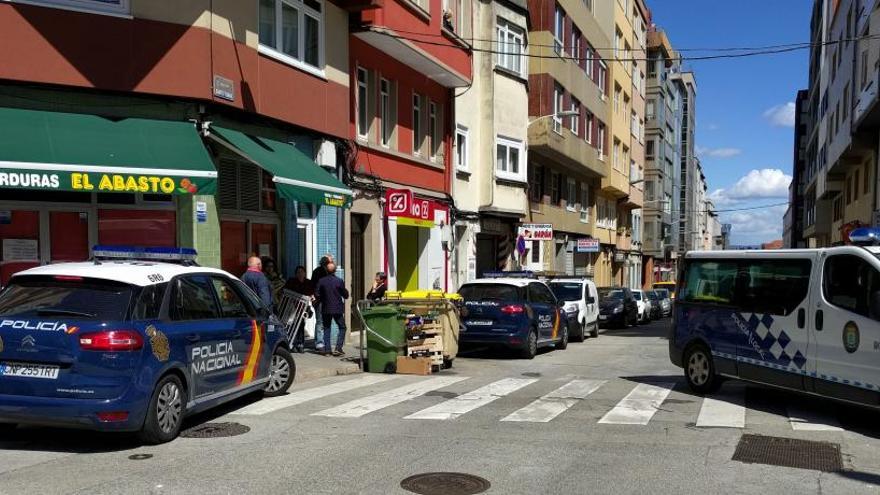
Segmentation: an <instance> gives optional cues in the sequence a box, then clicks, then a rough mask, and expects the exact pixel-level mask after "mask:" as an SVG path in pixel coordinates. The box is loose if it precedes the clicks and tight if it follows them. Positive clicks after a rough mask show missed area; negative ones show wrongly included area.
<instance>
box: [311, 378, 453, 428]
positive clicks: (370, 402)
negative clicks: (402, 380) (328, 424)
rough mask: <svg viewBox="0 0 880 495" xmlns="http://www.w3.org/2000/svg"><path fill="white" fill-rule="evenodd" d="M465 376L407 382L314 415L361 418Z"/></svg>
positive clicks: (448, 384) (450, 383)
mask: <svg viewBox="0 0 880 495" xmlns="http://www.w3.org/2000/svg"><path fill="white" fill-rule="evenodd" d="M467 379H468V377H465V376H450V377H437V378H430V379H428V380H420V381H417V382H414V383H409V384H406V385H404V386H402V387H398V388H395V389H393V390H389V391H387V392H382V393H379V394H375V395H371V396H368V397H364V398H361V399H357V400H353V401H351V402H347V403H345V404H342V405H341V406H337V407H332V408H330V409H327V410H324V411H320V412H316V413H313V414H312V416H327V417H331V418H359V417H361V416H363V415H365V414H369V413H371V412H375V411H378V410H380V409H385V408H386V407H390V406H393V405H395V404H400V403H401V402H406V401H408V400H410V399H414V398H416V397H419V396H421V395H424V394H426V393H428V392H431V391H433V390H437V389H441V388H443V387H448V386H450V385H452V384H453V383H458V382H460V381H462V380H467Z"/></svg>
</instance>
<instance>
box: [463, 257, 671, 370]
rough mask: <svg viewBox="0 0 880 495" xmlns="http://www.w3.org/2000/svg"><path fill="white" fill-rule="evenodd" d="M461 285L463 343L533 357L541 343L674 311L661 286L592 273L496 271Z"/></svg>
mask: <svg viewBox="0 0 880 495" xmlns="http://www.w3.org/2000/svg"><path fill="white" fill-rule="evenodd" d="M487 275H488V276H487V277H486V278H481V279H478V280H474V281H473V282H469V283H466V284H464V285H462V287H461V288H460V289H459V294H460V295H461V297H462V324H463V328H462V332H461V336H460V340H459V343H460V344H461V345H462V346H465V347H467V346H491V347H505V348H510V349H514V350H516V351H518V352H519V353H520V355H521V356H522V357H523V358H525V359H532V358H534V357H535V355H536V354H537V352H538V349H540V348H542V347H551V346H552V347H554V348H556V349H565V348H566V347H567V346H568V342H569V341H570V340H572V341H575V342H583V341H584V340H586V338H587V336H589V337H591V338H597V337H598V336H599V327H600V325H601V326H623V327H625V326H629V325H637V324H639V323H642V322H650V321H652V320H656V319H659V318H662V317H666V316H669V315H670V314H671V312H672V304H671V302H670V300H669V294H668V292H666V291H660V290H649V291H642V290H631V289H628V288H625V287H602V288H598V287H596V284H595V283H594V282H593V281H592V280H591V279H588V278H582V277H541V276H538V275H536V274H534V273H532V272H497V273H492V274H487Z"/></svg>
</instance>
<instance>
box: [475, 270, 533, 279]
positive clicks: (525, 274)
mask: <svg viewBox="0 0 880 495" xmlns="http://www.w3.org/2000/svg"><path fill="white" fill-rule="evenodd" d="M483 278H535V272H533V271H528V270H520V271H510V272H506V271H503V270H502V271H494V272H483Z"/></svg>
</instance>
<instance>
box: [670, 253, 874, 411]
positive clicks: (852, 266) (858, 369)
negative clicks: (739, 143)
mask: <svg viewBox="0 0 880 495" xmlns="http://www.w3.org/2000/svg"><path fill="white" fill-rule="evenodd" d="M682 261H683V263H682V270H681V272H680V277H679V281H678V295H677V297H676V299H675V304H674V309H673V315H674V320H673V324H672V325H671V327H670V328H671V330H670V338H669V354H670V358H671V359H672V362H673V363H674V364H676V365H677V366H679V367H683V368H684V375H685V378H686V379H687V382H688V385H689V386H690V388H691V389H692V390H693V391H694V392H697V393H707V392H711V391H712V390H714V389H716V388H717V387H718V385H719V382H720V379H719V378H720V377H731V378H738V379H742V380H748V381H753V382H757V383H762V384H766V385H771V386H776V387H781V388H785V389H790V390H795V391H801V392H805V393H809V394H815V395H820V396H823V397H830V398H834V399H838V400H842V401H847V402H853V403H859V404H866V405H871V406H880V247H860V246H841V247H834V248H827V249H792V250H773V251H707V252H690V253H687V255H686V256H685V257H684V259H683V260H682Z"/></svg>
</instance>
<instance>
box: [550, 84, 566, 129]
mask: <svg viewBox="0 0 880 495" xmlns="http://www.w3.org/2000/svg"><path fill="white" fill-rule="evenodd" d="M564 96H565V91H564V90H563V89H562V86H560V85H558V84H555V85H554V86H553V117H552V118H553V130H554V131H556V132H558V133H561V132H562V117H560V116H559V114H560V113H562V108H563V97H564Z"/></svg>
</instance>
